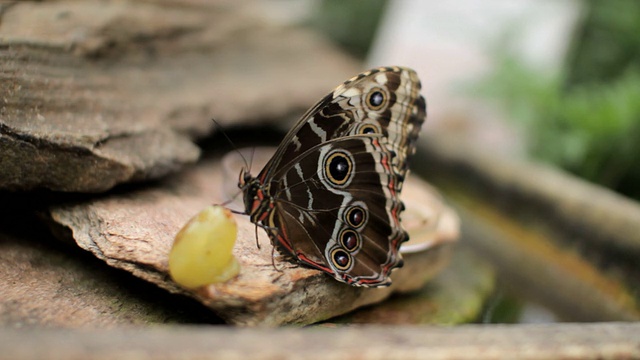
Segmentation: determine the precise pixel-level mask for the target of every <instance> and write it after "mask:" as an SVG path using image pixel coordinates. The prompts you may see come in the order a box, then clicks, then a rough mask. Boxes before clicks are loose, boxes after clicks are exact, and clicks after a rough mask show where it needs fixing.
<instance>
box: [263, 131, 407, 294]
mask: <svg viewBox="0 0 640 360" xmlns="http://www.w3.org/2000/svg"><path fill="white" fill-rule="evenodd" d="M382 140H384V138H382V137H381V136H378V135H358V136H353V137H349V138H341V139H338V140H333V141H330V142H327V143H325V144H322V145H320V146H318V147H317V148H316V149H312V151H308V152H307V153H306V155H305V156H304V157H302V158H301V159H299V161H297V163H296V165H295V166H293V167H292V168H291V169H289V171H287V172H286V173H285V174H284V175H283V176H282V177H281V180H280V182H279V183H278V184H277V185H276V184H272V186H275V188H274V201H275V202H276V204H277V205H276V207H275V209H274V213H273V215H274V216H273V217H272V218H270V222H269V226H270V227H272V228H277V229H279V231H278V232H277V233H276V234H275V235H274V236H276V238H277V239H278V240H277V243H278V244H280V245H281V246H282V247H283V248H284V249H285V250H286V251H288V252H289V253H291V254H292V255H293V256H294V257H296V258H297V259H299V260H300V261H302V262H304V263H306V264H307V265H311V266H313V267H316V268H319V269H322V270H324V271H326V272H328V273H330V274H331V275H333V276H334V277H335V278H337V279H338V280H340V281H344V282H347V283H350V284H356V285H369V284H375V285H377V286H380V285H384V284H386V283H387V282H388V276H389V273H390V272H391V270H392V269H393V268H395V267H398V266H401V264H402V259H401V257H400V255H399V253H398V249H399V247H400V244H401V243H402V242H403V241H405V240H406V239H407V234H406V233H405V231H404V230H403V229H402V227H401V226H400V219H399V213H400V209H401V207H402V204H401V202H400V199H399V197H398V189H399V188H400V186H401V183H402V180H401V179H400V178H399V177H398V176H397V175H396V174H395V173H394V172H393V169H392V168H391V160H392V158H393V157H394V156H393V154H392V153H391V152H390V151H388V150H387V149H386V147H385V146H384V144H382V143H381V141H382Z"/></svg>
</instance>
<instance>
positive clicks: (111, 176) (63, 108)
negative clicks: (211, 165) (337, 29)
mask: <svg viewBox="0 0 640 360" xmlns="http://www.w3.org/2000/svg"><path fill="white" fill-rule="evenodd" d="M242 6H250V5H249V4H247V5H240V4H236V3H226V2H225V3H217V2H214V3H208V2H201V1H191V2H184V1H162V2H143V3H140V2H137V1H98V0H89V1H82V2H78V1H55V2H16V3H14V4H12V6H5V7H3V8H2V13H0V16H2V18H1V20H2V21H0V79H1V80H0V154H2V157H0V189H9V190H22V191H25V190H32V189H38V188H45V189H50V190H55V191H66V192H102V191H105V190H108V189H110V188H112V187H114V186H115V185H117V184H121V183H125V182H131V181H143V180H148V179H157V178H160V177H162V176H165V175H167V174H169V173H172V172H175V171H177V170H179V169H181V168H182V167H183V166H184V165H185V164H188V163H193V162H195V161H196V159H197V158H198V156H199V149H198V147H197V146H196V145H195V144H194V141H195V140H198V139H201V138H203V137H204V136H206V135H208V134H210V133H211V132H212V131H213V124H212V122H211V118H215V119H216V120H217V121H218V122H219V123H221V124H223V125H225V126H230V125H231V124H246V123H250V122H254V123H255V122H259V121H266V120H270V119H276V118H284V117H287V116H289V115H291V114H293V113H297V112H299V111H302V110H304V109H305V108H307V107H309V106H310V105H311V104H313V103H314V102H315V101H316V100H317V99H319V98H320V97H321V96H322V95H324V94H325V93H326V92H328V91H329V90H330V89H332V88H333V87H334V86H336V85H337V84H339V83H340V82H341V81H343V80H345V79H347V78H348V77H350V76H352V75H353V74H355V73H357V72H358V70H360V69H359V68H358V66H357V65H356V64H355V62H354V61H353V60H351V59H350V58H348V57H346V56H344V55H342V54H341V53H340V52H339V51H338V50H337V49H336V48H335V47H333V46H330V45H329V44H328V43H326V42H325V41H324V40H322V39H321V38H319V37H317V36H316V35H314V34H312V33H309V32H306V31H305V30H302V29H298V28H296V29H295V30H294V29H292V28H290V27H280V26H277V25H274V24H269V23H267V22H264V21H261V20H260V19H258V18H253V17H249V15H247V14H246V13H247V12H246V11H243V9H242Z"/></svg>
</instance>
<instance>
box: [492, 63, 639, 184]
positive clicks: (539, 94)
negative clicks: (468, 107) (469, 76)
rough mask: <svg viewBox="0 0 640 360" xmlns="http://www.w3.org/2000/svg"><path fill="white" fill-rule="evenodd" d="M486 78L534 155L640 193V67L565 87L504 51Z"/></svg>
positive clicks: (554, 78) (559, 81) (602, 181)
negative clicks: (607, 80)
mask: <svg viewBox="0 0 640 360" xmlns="http://www.w3.org/2000/svg"><path fill="white" fill-rule="evenodd" d="M497 68H498V69H499V70H497V71H496V72H495V73H494V74H492V75H491V76H490V77H489V78H488V79H486V80H485V82H484V83H483V86H482V88H483V90H484V93H485V94H489V95H492V96H495V97H497V98H498V99H500V101H501V103H503V104H504V105H505V107H506V108H507V110H508V111H509V113H510V117H511V118H512V119H514V120H516V121H517V122H518V123H519V124H520V125H521V126H522V127H523V128H524V130H525V133H526V135H527V137H528V140H529V144H530V148H531V151H532V153H533V154H534V155H536V156H538V157H540V158H542V159H545V160H548V161H551V162H553V163H555V164H558V165H559V166H561V167H564V168H565V169H567V170H569V171H571V172H574V173H575V174H577V175H579V176H581V177H584V178H586V179H588V180H591V181H594V182H597V183H600V184H602V185H605V186H608V187H611V188H614V189H617V190H621V191H624V192H626V193H627V194H629V195H631V196H635V197H640V191H639V190H640V189H638V188H639V187H638V186H637V185H636V184H640V160H638V156H639V155H640V73H639V72H636V71H629V72H627V73H625V74H624V75H623V76H622V77H620V78H619V79H617V80H614V81H612V82H610V83H606V84H588V85H577V86H574V87H573V88H571V89H570V90H565V89H564V86H563V81H562V80H561V79H563V77H562V76H557V75H556V76H552V75H545V74H541V73H539V72H537V71H535V70H533V69H531V68H529V67H527V66H525V65H524V64H523V62H522V61H518V60H517V59H516V58H514V57H512V56H508V55H503V56H502V59H500V62H499V65H498V66H497Z"/></svg>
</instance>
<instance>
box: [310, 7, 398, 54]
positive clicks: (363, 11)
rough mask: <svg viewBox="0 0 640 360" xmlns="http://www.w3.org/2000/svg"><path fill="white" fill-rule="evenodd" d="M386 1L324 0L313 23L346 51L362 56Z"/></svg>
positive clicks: (367, 47)
mask: <svg viewBox="0 0 640 360" xmlns="http://www.w3.org/2000/svg"><path fill="white" fill-rule="evenodd" d="M386 3H387V0H366V1H364V0H360V1H344V0H323V1H321V2H320V4H319V7H318V9H317V11H316V13H315V15H314V18H313V21H312V23H313V25H314V26H315V27H316V28H317V29H319V30H320V31H322V32H323V33H325V34H326V35H327V36H329V38H331V39H333V40H334V41H336V42H337V43H338V44H340V45H341V46H342V47H343V48H344V49H345V50H347V51H348V52H349V53H351V54H352V55H354V56H357V57H358V58H361V59H364V57H365V56H366V55H367V52H368V51H369V47H370V46H371V42H372V41H373V38H374V36H375V34H376V29H377V28H378V24H379V22H380V19H381V18H382V14H383V12H384V10H385V8H386Z"/></svg>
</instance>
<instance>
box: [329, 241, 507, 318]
mask: <svg viewBox="0 0 640 360" xmlns="http://www.w3.org/2000/svg"><path fill="white" fill-rule="evenodd" d="M461 250H463V251H461ZM496 286H497V279H496V272H495V270H494V269H493V268H492V267H491V266H490V264H489V262H487V261H486V260H484V259H482V258H481V257H479V256H477V255H475V254H474V253H473V252H472V251H469V249H464V247H458V248H457V249H456V251H455V253H454V254H453V257H452V259H451V264H450V265H449V266H447V268H446V269H444V271H442V272H441V273H439V274H438V275H437V276H436V277H435V278H434V279H433V280H431V281H429V282H428V283H426V284H425V285H424V286H423V287H422V288H421V289H419V290H417V291H415V292H414V293H412V294H408V295H407V296H396V297H392V298H391V299H389V300H387V301H385V302H383V303H381V304H379V305H377V306H372V307H366V308H363V309H359V310H356V311H354V312H352V313H349V314H346V315H343V316H341V317H339V318H336V319H331V320H329V322H337V323H347V324H354V323H355V324H393V325H406V324H416V325H418V324H421V325H425V324H449V325H454V324H465V323H470V322H473V321H476V320H478V319H479V318H480V315H481V314H482V311H483V309H484V307H485V305H486V303H487V299H488V298H489V297H490V296H491V295H492V294H493V293H494V292H495V290H496Z"/></svg>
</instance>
